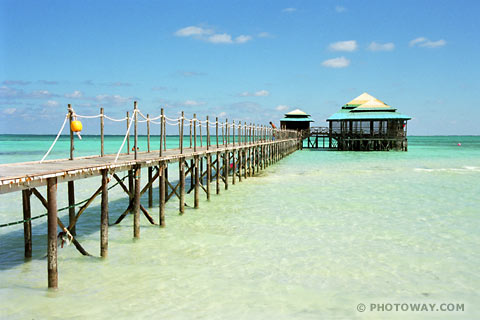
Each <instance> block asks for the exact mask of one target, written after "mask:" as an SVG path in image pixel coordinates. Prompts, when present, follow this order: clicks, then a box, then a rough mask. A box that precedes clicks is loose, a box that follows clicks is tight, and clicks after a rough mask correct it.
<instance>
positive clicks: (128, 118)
mask: <svg viewBox="0 0 480 320" xmlns="http://www.w3.org/2000/svg"><path fill="white" fill-rule="evenodd" d="M129 124H130V113H129V112H128V111H127V132H128V125H129ZM127 154H130V132H128V134H127Z"/></svg>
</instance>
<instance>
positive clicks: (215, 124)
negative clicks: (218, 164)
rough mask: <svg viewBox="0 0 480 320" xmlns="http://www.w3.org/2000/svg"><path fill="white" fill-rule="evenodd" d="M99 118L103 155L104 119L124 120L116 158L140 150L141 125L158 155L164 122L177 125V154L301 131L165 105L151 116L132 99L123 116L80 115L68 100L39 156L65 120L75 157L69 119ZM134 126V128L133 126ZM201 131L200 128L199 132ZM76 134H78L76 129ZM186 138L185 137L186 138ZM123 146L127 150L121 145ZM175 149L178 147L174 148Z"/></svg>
mask: <svg viewBox="0 0 480 320" xmlns="http://www.w3.org/2000/svg"><path fill="white" fill-rule="evenodd" d="M97 118H98V119H99V130H100V146H99V149H100V150H99V153H98V154H97V155H99V156H101V157H103V156H105V120H109V121H113V122H125V124H126V132H125V136H124V139H123V142H122V144H121V146H120V148H119V149H118V151H117V154H116V158H115V162H116V161H117V160H118V157H119V156H120V154H130V153H131V152H132V153H133V154H134V159H137V153H138V152H139V147H138V146H139V143H138V139H139V138H140V137H139V135H138V130H139V127H140V125H142V124H145V125H146V132H147V134H146V144H147V151H146V152H148V153H150V152H154V151H156V152H158V153H159V154H158V155H159V156H160V157H161V156H162V154H163V153H164V152H165V151H166V150H167V141H166V137H167V133H166V131H167V130H166V129H167V125H168V126H172V127H177V132H178V136H179V141H178V149H179V152H180V154H183V152H184V149H185V148H193V151H197V147H206V148H207V150H209V149H210V148H211V147H212V146H216V147H217V148H218V147H221V146H224V147H229V146H242V145H243V146H246V145H251V144H254V143H256V142H268V141H275V140H286V139H299V138H300V137H301V133H299V131H296V130H286V129H276V128H272V127H270V126H267V125H259V124H255V123H248V124H247V122H243V123H242V122H241V121H238V120H237V121H235V120H233V121H232V122H229V121H228V119H225V121H222V120H219V118H218V117H215V120H210V119H213V118H210V117H209V116H205V118H204V120H202V119H201V118H199V117H197V115H196V114H195V113H194V114H193V116H192V118H188V117H186V116H185V112H184V111H182V112H181V115H180V117H178V118H169V117H167V116H166V115H165V113H164V109H163V108H161V109H160V114H159V115H157V116H155V117H151V116H150V114H148V113H147V114H146V115H144V114H143V113H142V112H141V111H140V109H139V108H138V106H137V102H136V101H135V102H134V105H133V111H132V112H130V111H127V112H126V116H125V117H124V118H119V119H118V118H117V119H116V118H112V117H110V116H108V115H106V114H105V113H104V109H103V108H100V112H99V114H97V115H80V114H77V113H76V111H75V110H74V108H73V107H72V106H71V105H70V104H69V105H68V113H67V114H66V115H65V119H64V122H63V125H62V126H61V128H60V131H59V132H58V134H57V136H56V138H55V140H54V142H53V143H52V145H51V147H50V149H49V150H48V151H47V153H46V154H45V155H44V157H43V158H42V159H41V160H40V162H43V161H44V160H45V159H46V158H47V157H48V155H49V154H50V152H51V150H52V149H53V147H54V145H55V144H56V142H57V140H58V138H59V137H60V135H61V134H62V132H63V129H64V127H65V125H66V123H67V122H69V124H70V126H69V130H70V158H69V159H70V160H73V159H74V150H75V138H74V137H75V132H74V131H73V130H72V122H73V121H77V120H79V119H85V120H87V119H97ZM152 125H157V126H159V130H158V131H157V132H158V135H159V136H160V143H159V145H158V146H157V148H154V147H153V146H152V144H151V133H152V130H151V126H152ZM132 127H133V128H132ZM132 130H133V138H134V140H133V143H131V141H130V139H131V136H132ZM202 131H203V132H202ZM77 134H78V136H79V137H81V136H80V134H79V133H77ZM186 139H188V140H187V141H186ZM125 147H126V150H125V149H124V148H125ZM175 149H177V148H175Z"/></svg>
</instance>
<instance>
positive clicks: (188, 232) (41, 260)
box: [0, 137, 480, 319]
mask: <svg viewBox="0 0 480 320" xmlns="http://www.w3.org/2000/svg"><path fill="white" fill-rule="evenodd" d="M24 138H26V139H25V141H26V142H25V143H31V144H32V147H31V148H29V149H28V150H39V151H40V150H41V151H44V150H45V149H46V148H48V146H49V142H48V141H51V139H52V137H48V139H44V140H45V141H46V142H45V144H46V145H47V147H46V148H43V149H42V148H40V147H37V146H39V145H41V143H39V142H38V141H37V142H36V143H35V142H33V143H32V142H31V140H30V138H29V137H24ZM118 139H121V138H118ZM7 140H8V139H7ZM87 140H88V138H87ZM88 141H90V140H88ZM458 142H461V143H462V146H461V147H458V146H457V143H458ZM9 143H10V146H9V147H8V148H7V147H5V146H6V144H5V141H1V142H0V151H1V153H0V162H3V163H5V162H12V160H13V161H26V160H25V159H26V158H28V157H30V156H29V155H15V152H16V151H15V150H16V149H17V150H18V152H19V153H21V152H22V150H21V147H20V146H21V145H22V143H18V142H17V143H16V144H14V143H11V142H9ZM65 143H66V142H65ZM174 143H175V142H172V144H174ZM92 145H93V144H91V145H90V147H89V146H85V145H83V146H78V148H79V149H82V148H84V151H85V153H87V152H88V151H89V150H93V149H94V148H96V144H95V147H92ZM116 148H118V146H117V145H114V144H112V147H111V149H112V150H114V149H116ZM23 150H27V149H23ZM112 152H114V151H112ZM39 153H41V152H39ZM40 157H41V156H40ZM15 159H17V160H15ZM31 160H34V159H31ZM35 160H36V159H35ZM143 175H144V176H145V173H143ZM479 179H480V137H412V138H410V139H409V151H408V152H368V153H367V152H325V151H309V150H304V151H298V152H295V153H294V154H292V155H290V156H289V157H287V158H285V159H283V160H282V161H280V162H278V163H277V164H275V165H273V166H271V167H269V168H268V169H267V170H265V171H263V172H262V173H261V174H260V175H259V176H257V177H255V178H249V179H247V180H246V181H243V182H242V183H238V182H237V184H236V185H234V186H232V185H231V184H230V185H229V190H228V191H224V190H222V192H221V194H220V195H218V196H217V195H212V200H211V201H210V202H207V201H205V199H204V195H202V198H201V199H202V201H201V202H200V209H198V210H195V209H192V208H191V207H189V208H187V210H186V213H185V215H183V216H179V215H178V201H170V202H168V203H167V217H166V222H167V227H166V228H164V229H160V228H158V227H156V226H151V225H149V224H148V222H147V221H146V220H145V219H144V218H143V217H142V230H141V239H140V240H137V241H134V240H133V239H132V236H133V228H132V219H131V217H127V218H126V219H125V220H124V221H123V222H122V224H121V225H119V226H115V227H111V228H110V229H109V257H108V259H106V260H101V259H98V258H85V257H82V256H81V255H79V254H78V252H76V251H75V248H74V247H73V246H69V247H65V248H64V249H59V258H58V259H59V268H58V269H59V287H60V288H59V290H58V291H55V292H52V291H48V290H46V283H47V279H46V276H47V272H46V258H45V252H46V247H45V244H46V236H45V234H46V224H45V218H42V219H39V220H35V221H34V222H33V232H34V243H33V246H34V252H33V255H34V258H33V259H32V260H31V261H29V262H26V263H25V262H24V260H23V229H22V227H21V225H20V226H15V227H8V228H1V229H0V244H1V247H0V318H2V319H3V318H7V319H25V318H35V319H46V318H49V319H57V318H58V319H60V318H62V319H63V318H73V319H84V318H99V319H102V318H119V319H127V318H147V317H150V318H165V319H328V318H330V319H351V318H369V319H370V318H378V319H385V318H398V319H405V318H418V319H421V318H431V317H438V316H440V317H444V318H465V319H473V318H479V317H480V309H479V308H478V305H480V294H479V293H478V292H479V290H478V288H480V275H479V273H478V271H477V270H478V265H480V254H479V251H478V247H479V244H480V233H479V231H480V230H479V229H480V227H479V226H480V224H479V222H480V218H479V213H480V212H479V211H480V200H479V197H478V195H479V194H480V184H479V183H478V181H479ZM99 183H100V181H99V178H91V179H87V180H82V181H78V182H76V192H77V195H76V196H77V199H78V200H81V199H85V198H87V197H88V196H89V195H90V194H91V193H93V191H94V190H95V188H96V187H97V186H98V185H99ZM213 186H214V184H212V187H213ZM42 189H44V188H42ZM58 191H59V192H58V195H59V207H61V206H63V205H64V204H65V203H66V202H67V197H66V185H65V184H62V185H59V190H58ZM42 192H43V190H42ZM156 193H157V189H155V192H154V194H155V195H156ZM1 197H2V201H1V202H0V224H1V223H4V222H9V221H13V220H18V219H21V217H22V213H21V196H20V193H12V194H6V195H2V196H1ZM109 197H110V201H111V202H110V217H111V220H114V219H115V218H116V217H118V215H119V214H120V213H121V212H122V211H123V209H124V208H125V205H126V200H125V197H124V195H123V194H122V191H121V190H120V189H119V188H118V187H117V188H115V189H113V190H111V192H110V194H109ZM143 200H145V199H143ZM154 200H155V203H154V208H153V209H151V210H152V213H153V215H154V217H155V218H156V217H158V209H157V208H156V203H157V198H156V197H155V199H154ZM99 203H100V199H97V200H96V201H95V202H94V204H93V205H92V207H91V208H90V209H88V210H87V211H86V213H85V214H84V216H82V218H81V219H80V221H79V225H78V227H77V233H78V234H79V238H78V239H79V240H80V242H81V243H82V245H84V247H85V248H86V249H87V250H88V251H89V252H91V253H93V254H95V255H98V254H99V231H98V230H99V219H100V218H99ZM187 204H188V205H190V206H193V198H192V196H191V195H189V196H188V197H187ZM32 205H33V212H34V215H35V214H40V213H43V212H44V210H43V209H42V208H41V205H40V204H39V203H38V201H36V200H32ZM64 216H65V213H62V214H61V218H62V217H64ZM62 219H63V220H64V221H66V220H67V218H66V217H64V218H62ZM411 302H413V303H437V304H440V303H463V304H464V305H465V311H464V312H423V313H420V312H416V313H412V312H408V313H402V312H370V311H369V310H367V311H366V312H364V313H360V312H358V311H357V310H356V307H357V304H358V303H365V304H366V305H367V306H368V305H369V304H370V303H411Z"/></svg>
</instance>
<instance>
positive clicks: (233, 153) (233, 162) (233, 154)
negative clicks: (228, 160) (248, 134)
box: [232, 123, 237, 184]
mask: <svg viewBox="0 0 480 320" xmlns="http://www.w3.org/2000/svg"><path fill="white" fill-rule="evenodd" d="M234 124H235V123H234ZM233 132H234V134H235V126H234V129H233ZM234 139H235V138H234ZM232 166H233V168H232V184H235V180H236V179H235V175H236V173H235V171H236V170H237V162H236V161H235V150H233V151H232Z"/></svg>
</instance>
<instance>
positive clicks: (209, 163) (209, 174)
mask: <svg viewBox="0 0 480 320" xmlns="http://www.w3.org/2000/svg"><path fill="white" fill-rule="evenodd" d="M207 125H208V121H207ZM207 141H208V140H207ZM207 143H208V142H207ZM207 145H208V144H207ZM211 181H212V155H211V154H210V153H209V154H208V155H207V200H210V182H211Z"/></svg>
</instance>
